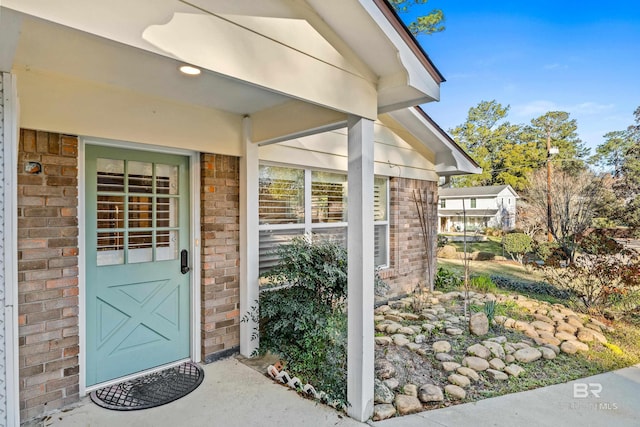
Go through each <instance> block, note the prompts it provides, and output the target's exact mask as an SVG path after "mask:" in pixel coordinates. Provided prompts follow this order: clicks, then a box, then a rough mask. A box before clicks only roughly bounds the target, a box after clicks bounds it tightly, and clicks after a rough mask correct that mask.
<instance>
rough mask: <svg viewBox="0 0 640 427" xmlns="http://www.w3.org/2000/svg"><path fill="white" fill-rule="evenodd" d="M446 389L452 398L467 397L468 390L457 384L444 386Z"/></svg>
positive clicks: (462, 398) (461, 398)
mask: <svg viewBox="0 0 640 427" xmlns="http://www.w3.org/2000/svg"><path fill="white" fill-rule="evenodd" d="M444 391H445V393H446V394H447V396H449V398H450V399H451V400H464V399H465V398H466V397H467V392H466V391H464V389H463V388H462V387H460V386H457V385H455V384H449V385H446V386H444Z"/></svg>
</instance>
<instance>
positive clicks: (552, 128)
mask: <svg viewBox="0 0 640 427" xmlns="http://www.w3.org/2000/svg"><path fill="white" fill-rule="evenodd" d="M577 130H578V123H577V122H576V120H575V119H570V118H569V113H567V112H564V111H549V112H548V113H545V114H544V115H542V116H540V117H536V118H535V119H532V120H531V124H530V125H529V126H525V128H524V129H523V132H522V134H521V137H522V139H523V141H528V142H532V143H534V144H535V145H536V146H537V148H538V150H539V151H540V152H541V153H543V154H544V157H545V158H546V155H547V138H551V146H552V147H556V148H558V154H556V155H554V157H553V163H554V164H555V165H556V167H557V168H559V169H561V170H564V171H567V172H578V171H580V170H583V169H584V168H585V165H584V158H585V157H586V156H587V155H588V154H589V148H587V147H585V145H584V143H583V142H582V140H581V139H580V138H579V137H578V133H577Z"/></svg>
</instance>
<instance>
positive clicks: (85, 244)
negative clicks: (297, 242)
mask: <svg viewBox="0 0 640 427" xmlns="http://www.w3.org/2000/svg"><path fill="white" fill-rule="evenodd" d="M191 3H192V4H191ZM191 3H187V2H182V1H179V0H137V1H130V0H110V1H108V2H87V1H86V0H58V1H56V2H43V1H41V0H3V2H2V7H1V8H0V71H1V72H2V73H1V74H0V94H2V96H0V125H1V126H0V147H1V150H2V152H1V154H2V158H3V162H4V163H3V164H2V165H0V166H2V167H1V168H0V181H1V182H2V183H3V186H2V192H1V193H2V194H1V195H0V196H1V197H0V203H1V207H2V215H1V221H2V222H1V227H0V232H1V234H2V242H1V243H2V245H1V249H2V251H3V256H2V257H0V263H1V264H0V267H1V271H0V273H1V274H0V280H2V282H1V283H0V303H2V306H1V308H2V309H1V310H0V322H4V323H3V324H2V327H1V328H0V330H1V331H2V334H1V335H0V425H2V424H7V425H11V426H15V425H18V423H19V422H20V421H28V420H31V419H35V418H37V417H40V416H42V415H44V414H46V413H48V412H52V411H55V410H59V409H60V408H63V407H65V406H66V405H70V404H73V403H75V402H77V401H78V400H79V398H80V397H81V396H84V395H86V394H87V393H88V392H90V391H91V390H94V389H96V388H98V387H100V386H103V385H105V384H109V383H114V382H118V381H119V379H121V378H122V377H126V376H130V375H138V374H141V373H146V372H150V371H153V370H157V369H159V368H161V367H165V366H167V365H171V364H174V363H178V362H181V361H184V360H193V361H196V362H203V363H209V362H211V361H214V360H217V359H219V358H221V357H227V356H229V355H231V354H233V353H235V352H237V351H240V353H242V354H243V355H246V356H249V355H251V354H252V352H253V351H254V349H255V348H256V347H257V345H258V341H257V340H252V339H251V335H252V334H251V333H252V331H253V328H254V327H255V326H256V325H255V324H254V323H252V322H240V318H241V317H242V315H243V314H245V313H247V312H248V311H249V309H250V307H252V306H254V305H255V303H256V301H257V299H258V295H259V291H260V290H259V272H260V269H261V268H262V269H264V268H267V267H268V265H269V263H270V262H272V260H269V259H268V255H267V254H268V252H269V249H270V248H272V247H273V245H274V244H277V243H279V242H283V241H286V240H287V239H288V238H290V237H291V236H292V235H300V234H302V233H305V232H309V231H311V232H315V233H318V234H323V235H328V236H334V237H335V238H339V239H341V240H343V241H345V242H346V244H347V246H348V249H349V250H348V257H349V274H348V291H349V301H348V304H349V317H348V327H349V336H348V353H349V360H348V384H347V388H348V400H349V402H350V403H351V406H350V407H349V414H350V415H351V416H352V417H354V418H356V419H358V420H366V419H367V418H369V416H370V415H371V414H372V409H373V378H374V376H373V375H374V374H373V360H374V355H373V343H374V331H373V310H372V309H373V303H374V295H373V289H374V286H373V284H374V274H373V272H374V267H375V266H379V267H380V268H381V269H382V271H381V274H382V275H383V277H385V278H386V280H387V281H388V282H389V283H391V284H392V286H393V287H394V291H395V292H402V291H407V290H410V289H412V288H413V287H414V286H415V285H416V284H417V283H418V281H420V280H421V279H422V278H423V277H424V272H425V269H426V263H427V262H431V263H434V262H435V259H429V260H425V258H424V256H423V255H424V248H423V247H422V246H421V240H420V239H414V236H415V235H416V234H418V233H419V232H420V223H419V221H418V218H417V214H416V212H415V205H414V202H413V198H412V197H413V190H414V189H422V190H427V191H429V192H431V193H432V194H434V195H435V194H436V193H437V182H438V179H439V178H440V177H441V176H450V175H457V174H466V173H478V172H479V171H480V169H479V167H478V165H477V164H476V163H475V162H474V161H473V160H472V159H470V158H469V157H468V156H467V155H466V154H465V153H464V152H463V150H461V149H460V148H459V147H458V146H457V145H456V144H455V143H454V142H453V141H452V140H451V138H449V137H448V136H447V135H446V134H445V133H444V132H443V131H442V130H441V129H440V128H439V127H438V126H437V125H436V124H435V123H434V122H433V121H432V120H431V119H430V118H429V117H428V116H427V115H426V114H425V113H424V112H423V111H422V110H421V109H419V108H415V106H416V105H419V104H422V103H426V102H431V101H435V100H437V99H439V96H440V94H439V86H440V83H441V82H443V81H444V79H443V77H442V76H441V75H440V73H439V72H438V70H437V69H436V68H435V67H434V65H433V64H432V63H431V62H430V60H429V58H428V57H427V55H426V54H425V53H424V51H423V50H422V49H421V48H420V46H419V45H418V44H417V42H416V41H415V39H414V38H413V37H412V36H411V35H410V33H409V32H408V31H407V29H406V27H404V25H403V24H402V23H401V22H400V20H399V19H398V17H397V15H395V13H394V12H393V10H392V8H391V7H390V6H389V5H388V4H387V3H386V2H385V1H383V0H341V1H340V2H327V1H325V0H306V1H302V0H299V1H290V0H264V1H262V0H261V1H259V2H256V1H255V0H234V1H228V0H194V1H193V2H191ZM372 46H374V47H375V48H372ZM187 64H188V65H190V66H192V67H195V69H196V70H199V71H200V73H201V74H200V75H197V76H193V75H186V74H182V73H180V72H179V71H178V68H179V67H180V66H182V65H187ZM347 199H348V207H349V209H348V211H347V209H346V207H347V206H346V201H347ZM434 199H435V198H434ZM434 209H435V207H434ZM434 221H435V215H434ZM347 224H349V227H348V228H347ZM434 225H435V224H434ZM434 244H435V242H434ZM183 254H184V255H183ZM183 261H184V262H183ZM187 267H188V268H187ZM231 386H233V385H231Z"/></svg>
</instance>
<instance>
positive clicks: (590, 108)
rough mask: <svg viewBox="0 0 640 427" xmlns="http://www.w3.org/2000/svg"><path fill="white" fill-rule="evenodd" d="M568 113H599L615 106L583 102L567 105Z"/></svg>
mask: <svg viewBox="0 0 640 427" xmlns="http://www.w3.org/2000/svg"><path fill="white" fill-rule="evenodd" d="M569 108H570V109H569V110H568V111H569V112H570V113H575V114H601V113H603V112H604V111H610V110H613V109H614V108H615V105H614V104H598V103H597V102H583V103H581V104H577V105H574V106H572V107H569Z"/></svg>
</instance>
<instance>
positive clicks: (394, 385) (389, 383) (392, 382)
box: [382, 378, 400, 390]
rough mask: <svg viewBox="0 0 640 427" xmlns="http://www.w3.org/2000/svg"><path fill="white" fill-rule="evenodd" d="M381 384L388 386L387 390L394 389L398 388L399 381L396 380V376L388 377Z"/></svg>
mask: <svg viewBox="0 0 640 427" xmlns="http://www.w3.org/2000/svg"><path fill="white" fill-rule="evenodd" d="M382 384H384V385H386V386H387V387H389V390H395V389H397V388H398V386H400V381H398V380H397V379H396V378H389V379H388V380H384V381H382Z"/></svg>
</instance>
